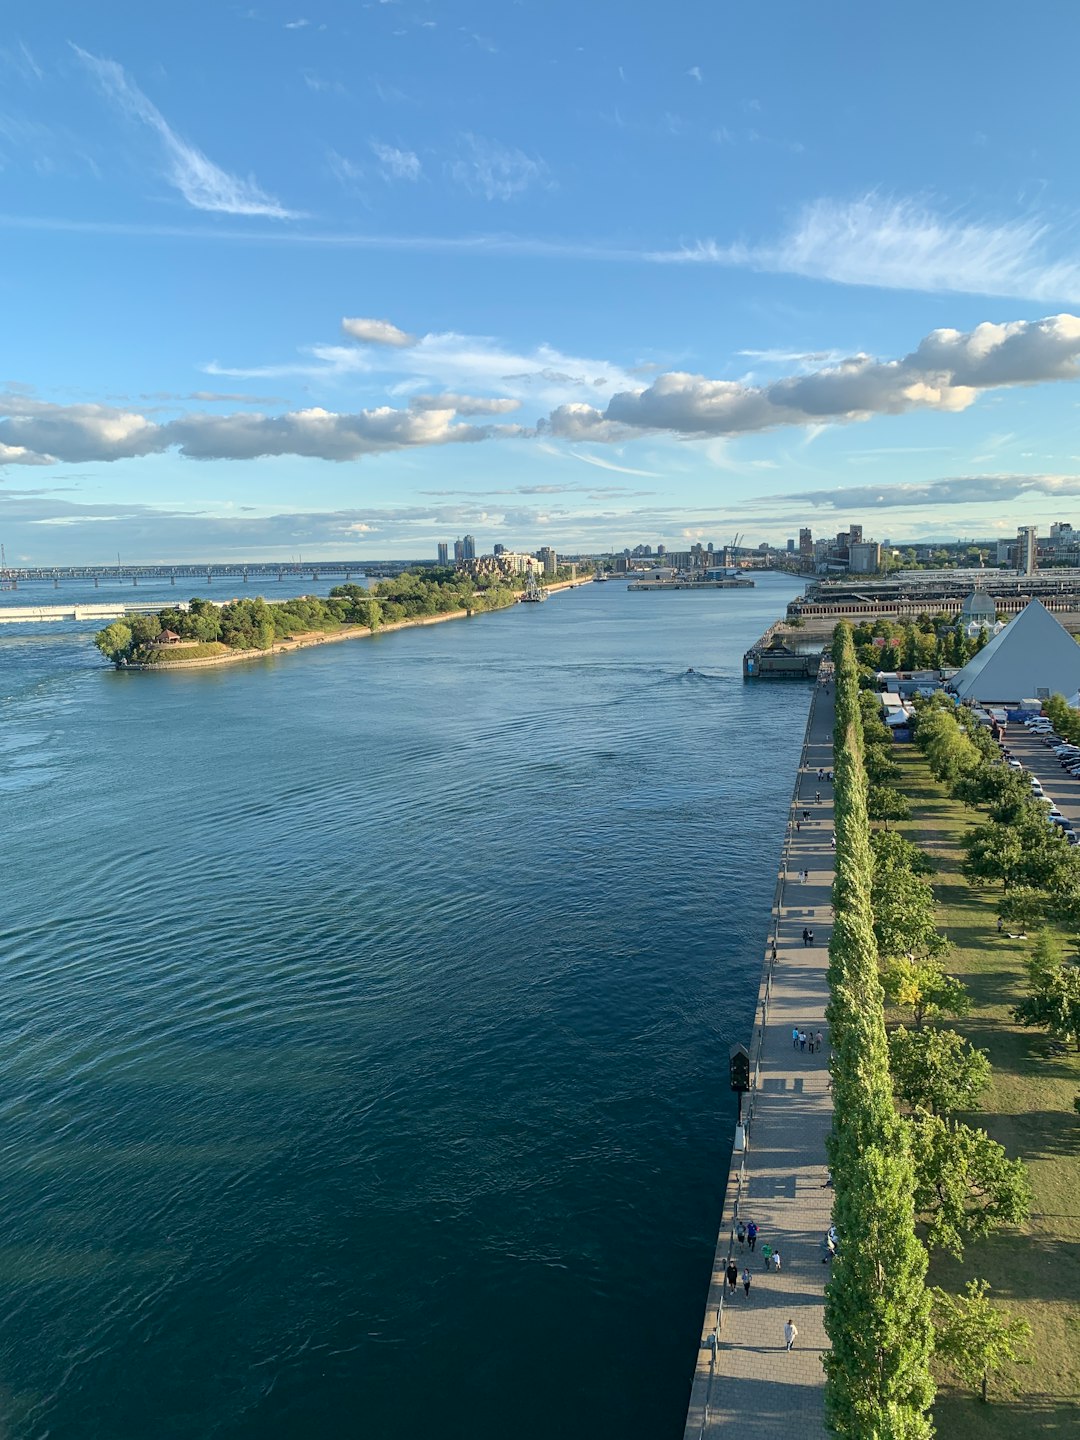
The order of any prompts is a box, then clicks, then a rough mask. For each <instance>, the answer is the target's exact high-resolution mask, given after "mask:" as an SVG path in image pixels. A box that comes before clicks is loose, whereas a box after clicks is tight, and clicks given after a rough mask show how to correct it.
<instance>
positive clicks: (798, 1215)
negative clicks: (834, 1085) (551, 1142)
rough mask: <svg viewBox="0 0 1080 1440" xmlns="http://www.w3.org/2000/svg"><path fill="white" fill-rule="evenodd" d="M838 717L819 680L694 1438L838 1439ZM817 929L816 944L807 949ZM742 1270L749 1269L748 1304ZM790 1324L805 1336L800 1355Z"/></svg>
mask: <svg viewBox="0 0 1080 1440" xmlns="http://www.w3.org/2000/svg"><path fill="white" fill-rule="evenodd" d="M828 678H829V676H828V670H827V668H826V670H824V671H823V681H827V680H828ZM833 710H834V697H833V692H832V686H831V684H827V683H818V684H816V685H815V687H814V694H813V699H812V701H811V706H810V715H809V719H808V722H807V728H806V736H805V739H804V742H803V750H802V755H801V757H800V764H799V773H798V779H797V781H796V784H795V792H794V795H793V796H792V802H791V811H790V816H789V820H788V829H787V835H786V837H785V841H784V848H783V854H782V857H781V864H780V871H779V874H778V877H777V886H776V895H775V899H774V904H773V915H772V925H771V928H770V933H769V938H768V940H767V942H766V947H765V961H764V965H763V970H762V977H761V985H760V988H759V991H758V1000H757V1012H756V1018H755V1024H754V1034H753V1042H752V1045H751V1047H750V1059H751V1066H752V1077H753V1088H752V1089H751V1091H750V1093H749V1095H748V1097H747V1099H748V1100H749V1114H748V1115H747V1109H746V1107H745V1105H744V1110H743V1115H744V1121H745V1126H746V1130H745V1148H744V1149H743V1150H742V1151H736V1152H735V1153H734V1154H733V1156H732V1162H731V1168H730V1171H729V1174H728V1181H727V1188H726V1191H725V1194H724V1207H723V1212H722V1215H721V1223H720V1234H719V1238H718V1240H717V1245H716V1254H715V1258H714V1260H713V1271H712V1280H711V1283H710V1287H709V1295H708V1301H707V1305H706V1310H705V1323H704V1326H703V1329H702V1335H701V1344H700V1349H699V1351H698V1358H697V1364H696V1367H695V1372H694V1380H693V1386H692V1390H691V1395H690V1405H689V1410H688V1413H687V1420H686V1430H685V1440H711V1437H714V1436H719V1435H721V1433H725V1434H726V1433H731V1434H738V1435H739V1436H740V1437H741V1440H789V1437H790V1436H792V1435H798V1436H799V1437H800V1440H824V1437H825V1434H826V1430H825V1412H824V1383H825V1376H824V1371H823V1369H822V1356H823V1355H824V1353H825V1351H826V1349H827V1347H828V1340H827V1337H826V1335H825V1327H824V1311H825V1307H824V1289H825V1284H826V1281H827V1280H828V1277H829V1265H828V1260H827V1248H826V1236H827V1233H828V1230H829V1226H830V1224H831V1223H832V1194H833V1192H832V1189H831V1181H830V1177H829V1174H828V1171H827V1169H826V1160H825V1138H826V1136H827V1135H828V1133H829V1129H830V1126H831V1124H832V1090H831V1082H830V1078H829V1054H830V1050H829V1039H828V1027H827V1025H826V1022H825V1007H826V1004H827V1001H828V985H827V982H826V970H827V966H828V942H829V935H830V932H831V926H832V908H831V904H830V901H831V892H832V882H833V873H834V852H833V848H832V835H833V793H832V785H831V784H830V783H829V782H828V780H819V779H818V772H819V770H820V771H824V772H826V773H830V772H831V770H832V763H833V752H832V730H833ZM818 794H820V796H821V799H820V800H818V799H817V798H816V797H817V795H818ZM805 811H809V812H810V820H809V822H807V821H805V820H804V819H803V814H804V812H805ZM804 875H807V876H808V878H805V879H804V878H803V877H804ZM807 929H808V930H810V931H812V932H813V943H812V944H807V943H805V941H804V938H803V931H804V930H807ZM774 941H775V954H776V959H775V960H773V958H772V956H773V953H774V943H773V942H774ZM819 1030H820V1031H821V1033H822V1035H823V1036H824V1045H823V1046H822V1047H821V1048H820V1049H819V1048H818V1046H817V1045H816V1043H815V1047H814V1052H813V1053H810V1050H809V1039H808V1043H807V1048H805V1049H804V1048H802V1046H801V1045H800V1044H799V1043H798V1042H797V1041H793V1038H792V1032H793V1031H799V1032H805V1033H806V1035H807V1037H810V1036H813V1037H815V1041H816V1036H817V1033H818V1031H819ZM751 1220H753V1221H754V1222H755V1223H756V1225H757V1226H758V1236H757V1244H756V1248H755V1249H754V1250H751V1249H750V1247H749V1243H748V1242H746V1243H744V1244H743V1245H741V1246H740V1244H739V1242H738V1239H737V1226H738V1224H739V1222H740V1221H741V1222H742V1224H743V1225H744V1226H745V1225H748V1224H749V1223H750V1221H751ZM766 1245H767V1246H769V1247H770V1249H771V1250H779V1252H780V1265H781V1268H780V1269H779V1270H775V1269H771V1268H767V1267H766V1265H765V1263H764V1253H763V1246H766ZM729 1259H733V1260H734V1262H735V1265H736V1267H737V1268H738V1271H739V1280H738V1282H737V1284H736V1288H735V1290H734V1292H732V1291H730V1290H729V1288H728V1284H727V1280H726V1277H725V1271H726V1269H727V1266H728V1262H729ZM744 1268H749V1270H750V1273H751V1284H750V1294H749V1296H747V1295H745V1294H744V1293H743V1283H742V1273H743V1270H744ZM788 1320H791V1321H793V1322H794V1325H795V1327H796V1329H797V1330H798V1337H797V1339H796V1340H795V1342H794V1346H793V1348H792V1350H791V1351H790V1352H789V1351H787V1349H786V1346H785V1336H784V1325H785V1323H786V1322H787V1321H788ZM729 1426H730V1432H728V1430H727V1429H726V1427H729Z"/></svg>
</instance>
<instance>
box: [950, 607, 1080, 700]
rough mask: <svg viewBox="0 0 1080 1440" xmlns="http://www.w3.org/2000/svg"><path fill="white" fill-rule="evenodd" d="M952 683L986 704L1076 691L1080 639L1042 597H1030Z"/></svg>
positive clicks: (954, 688)
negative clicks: (1056, 615)
mask: <svg viewBox="0 0 1080 1440" xmlns="http://www.w3.org/2000/svg"><path fill="white" fill-rule="evenodd" d="M948 688H949V689H950V690H952V691H953V692H954V693H955V694H957V695H958V696H959V697H960V699H961V700H977V701H980V702H982V703H984V704H991V703H994V702H1000V701H1010V700H1012V701H1019V700H1025V699H1029V698H1030V699H1039V700H1045V699H1048V698H1049V697H1050V696H1051V695H1074V694H1075V693H1076V691H1077V690H1080V645H1077V643H1076V641H1075V640H1074V639H1073V637H1072V636H1071V635H1070V634H1069V632H1068V631H1067V630H1066V629H1065V627H1064V625H1062V624H1061V623H1060V621H1058V620H1057V619H1055V617H1054V616H1053V615H1051V613H1050V611H1049V610H1047V608H1046V606H1045V605H1043V604H1042V602H1041V601H1039V600H1029V601H1028V603H1027V605H1025V606H1024V608H1023V610H1021V611H1020V613H1019V615H1017V617H1016V619H1015V620H1013V621H1011V622H1010V623H1009V624H1008V625H1006V626H1005V628H1004V629H1003V630H1001V631H1000V632H999V633H998V634H997V635H995V636H994V638H993V639H992V640H991V641H990V642H989V644H987V645H986V646H984V647H983V649H982V650H980V651H979V653H978V655H976V656H974V657H973V659H971V660H969V661H968V663H967V664H966V665H965V666H964V668H963V669H962V670H959V671H957V673H956V674H955V675H954V676H953V678H952V679H951V680H950V681H949V685H948Z"/></svg>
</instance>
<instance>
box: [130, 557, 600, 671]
mask: <svg viewBox="0 0 1080 1440" xmlns="http://www.w3.org/2000/svg"><path fill="white" fill-rule="evenodd" d="M591 584H592V580H591V579H590V578H585V579H581V580H556V581H554V582H553V583H552V584H551V585H548V586H546V587H545V589H546V590H547V592H548V594H549V595H554V594H557V593H558V592H559V591H561V590H573V589H576V588H577V587H578V586H581V585H591ZM515 603H516V604H520V603H521V602H520V601H516V602H515ZM500 609H503V610H511V609H513V606H511V605H504V606H501V607H500ZM498 613H499V611H498V610H483V611H476V612H470V611H468V610H451V611H449V612H448V613H447V614H445V615H418V616H417V617H416V618H415V619H413V620H392V621H390V622H389V623H388V624H386V625H380V626H379V628H378V629H377V630H369V629H367V627H366V626H363V625H356V626H354V627H353V628H351V629H346V630H335V631H333V632H330V633H328V632H326V631H323V630H309V631H308V632H307V633H306V634H302V635H294V636H293V637H292V639H291V640H275V641H274V643H273V645H271V647H270V649H269V650H230V651H228V652H227V653H226V654H224V655H204V656H201V657H200V658H199V659H197V660H171V661H166V662H165V664H163V665H122V666H118V667H116V668H118V669H120V670H123V671H131V670H133V671H137V672H138V673H139V674H142V675H152V674H154V675H160V674H165V673H167V672H168V671H170V670H210V669H214V668H216V667H217V666H219V665H236V664H239V663H240V662H242V661H245V660H268V659H270V658H271V657H272V656H275V655H285V654H287V653H288V652H289V651H292V650H305V649H307V648H308V647H310V646H312V645H334V644H337V643H338V642H339V641H342V640H370V639H371V638H372V637H373V636H376V635H390V634H392V633H393V632H394V631H395V630H414V629H416V628H417V627H419V626H421V625H441V624H442V623H443V622H444V621H446V620H471V619H474V618H475V616H476V615H477V614H482V615H497V614H498Z"/></svg>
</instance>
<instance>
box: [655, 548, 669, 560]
mask: <svg viewBox="0 0 1080 1440" xmlns="http://www.w3.org/2000/svg"><path fill="white" fill-rule="evenodd" d="M656 553H657V555H658V556H659V557H660V559H661V560H662V559H663V558H664V556H665V555H666V554H667V546H666V545H657V547H656Z"/></svg>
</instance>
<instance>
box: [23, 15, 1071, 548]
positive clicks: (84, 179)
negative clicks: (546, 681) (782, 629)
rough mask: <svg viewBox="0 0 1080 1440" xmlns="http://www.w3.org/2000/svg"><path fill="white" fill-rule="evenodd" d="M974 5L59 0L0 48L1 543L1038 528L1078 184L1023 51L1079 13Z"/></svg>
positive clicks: (607, 540)
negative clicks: (110, 5) (995, 17)
mask: <svg viewBox="0 0 1080 1440" xmlns="http://www.w3.org/2000/svg"><path fill="white" fill-rule="evenodd" d="M924 12H925V18H926V19H927V20H928V21H929V19H930V17H931V16H932V18H933V26H934V32H935V45H934V47H933V48H932V50H929V51H928V50H927V47H926V46H925V44H924V42H923V38H922V27H921V24H920V17H921V16H923V15H924ZM983 16H984V12H983V11H982V10H981V9H980V10H979V11H976V10H975V8H974V6H973V5H971V6H969V5H967V4H962V5H960V6H957V7H953V8H952V9H950V10H949V11H947V12H945V13H942V12H941V11H940V9H935V10H933V11H930V10H929V7H927V6H924V5H916V7H915V10H914V11H911V10H908V11H906V12H905V14H904V15H903V16H900V15H893V14H886V13H875V14H873V15H867V13H866V12H865V9H864V8H863V7H859V8H856V7H855V5H854V4H846V3H844V4H840V5H838V6H836V7H834V8H833V9H832V10H831V11H830V12H829V14H828V16H827V17H826V18H824V19H823V18H822V17H821V16H820V15H816V14H811V13H809V12H806V11H805V10H804V9H803V7H801V6H798V5H796V4H795V3H788V4H784V5H780V6H779V7H774V9H773V10H771V11H770V13H769V14H768V15H766V14H760V15H758V14H740V13H735V12H733V13H731V14H725V15H724V17H723V23H722V24H721V23H720V22H719V21H718V19H717V16H716V12H715V7H713V6H711V5H708V4H705V3H703V0H702V3H691V4H689V5H687V6H686V7H683V8H682V9H681V10H680V12H679V13H678V14H676V15H673V16H670V17H665V19H664V21H663V23H662V24H661V23H660V21H659V20H657V19H656V18H654V17H647V16H645V15H635V14H627V13H626V12H625V8H623V7H621V8H619V9H616V8H615V6H614V5H612V4H610V3H604V0H602V3H600V4H598V5H597V6H595V7H593V8H592V9H591V10H590V11H589V13H588V14H587V15H584V16H583V15H582V14H581V13H580V12H579V11H578V10H576V9H573V10H572V9H571V8H570V7H569V6H568V5H566V4H565V3H562V0H553V3H550V4H547V5H545V6H543V7H540V6H538V5H533V4H522V5H516V6H514V7H509V8H506V7H497V6H494V5H490V4H471V5H468V4H451V5H442V6H438V7H436V6H435V5H434V4H433V3H429V0H405V3H385V4H378V5H375V4H373V5H371V6H367V7H364V6H362V7H360V8H359V9H356V8H354V7H351V6H345V5H343V4H341V3H339V0H336V3H329V4H326V5H324V6H320V7H317V8H315V7H309V8H307V9H305V8H296V7H284V6H281V5H278V4H270V5H266V6H260V7H258V8H256V9H250V10H241V9H235V10H229V11H227V12H226V11H223V10H222V9H221V8H220V7H217V6H212V5H209V4H207V3H205V0H202V3H195V4H193V5H191V6H189V7H185V9H184V12H183V13H182V14H179V13H174V14H165V13H158V12H152V11H151V12H146V13H139V12H137V11H136V12H131V13H130V14H125V15H124V16H120V15H119V13H114V14H98V15H94V16H92V17H91V16H88V15H87V14H86V12H85V11H84V9H83V7H78V6H75V5H73V4H71V3H70V0H68V3H61V0H45V3H43V4H42V5H41V6H39V7H38V8H37V9H36V10H35V11H34V12H33V13H29V12H28V13H26V14H25V15H24V16H22V17H21V19H20V22H19V25H18V26H17V27H13V28H11V30H10V32H9V36H8V37H7V39H6V40H5V43H4V44H3V46H2V47H0V73H2V74H3V76H4V82H5V105H4V113H3V114H2V115H0V161H2V164H3V168H2V170H0V184H2V185H3V186H4V187H5V189H6V193H5V198H4V202H3V205H2V206H0V226H2V227H3V229H4V233H5V237H6V241H7V247H8V257H9V264H8V270H7V278H6V280H5V282H4V286H5V301H6V313H7V319H8V336H9V343H8V348H7V353H6V362H7V363H6V365H5V367H4V375H3V378H2V381H0V540H2V541H3V542H4V543H5V546H6V552H7V558H8V562H9V563H10V564H13V565H17V564H39V563H50V562H52V563H57V564H64V563H80V562H90V561H96V562H99V563H105V562H107V561H108V560H109V559H110V557H111V556H113V555H115V553H116V552H117V551H118V550H119V551H121V552H122V553H124V554H125V555H130V556H132V557H135V558H138V559H141V560H145V561H147V562H149V561H153V560H166V559H175V560H184V559H188V558H199V559H215V558H228V559H236V560H240V561H242V560H243V559H244V558H256V557H259V556H263V557H268V558H285V557H287V556H288V555H291V554H295V553H297V552H298V551H302V552H303V553H305V554H307V555H310V556H311V557H312V558H315V557H317V556H325V557H327V558H333V557H335V556H344V555H351V554H355V553H357V552H362V553H363V554H365V555H372V556H376V555H377V556H379V557H380V558H382V557H385V558H395V557H406V556H408V557H413V556H422V555H432V556H434V555H435V553H436V544H437V543H438V542H439V541H440V540H445V539H452V538H453V536H455V535H457V536H460V535H463V534H465V533H476V534H481V533H483V534H485V535H487V536H489V537H490V538H489V539H488V540H487V541H486V543H487V544H488V545H489V546H490V545H491V544H493V543H495V542H496V541H497V542H499V543H503V544H505V545H506V546H507V547H508V548H515V547H520V548H525V549H528V550H535V549H537V548H538V547H539V546H540V545H545V544H550V545H551V546H553V547H554V548H555V549H556V550H557V551H558V552H560V553H562V552H567V553H582V552H585V553H587V552H593V553H598V552H604V551H607V550H609V549H613V548H623V547H622V546H618V547H616V546H614V544H613V541H614V540H615V539H616V538H617V537H619V536H622V535H634V536H641V537H647V538H648V541H649V543H651V544H653V545H656V544H657V543H663V544H665V545H666V546H667V547H668V548H670V549H684V548H687V547H688V546H689V545H690V544H692V543H694V542H695V541H696V540H699V539H701V538H702V537H707V538H711V539H713V540H714V541H715V542H716V543H717V544H725V543H727V540H728V538H729V537H730V535H731V534H732V533H734V532H735V531H736V530H748V531H750V533H751V534H752V535H753V536H754V537H755V543H757V542H758V541H769V542H770V543H771V544H773V545H776V546H778V547H781V548H782V547H783V546H784V545H785V543H786V540H787V538H788V537H789V536H797V535H798V531H799V528H800V527H803V526H811V527H813V529H814V530H815V533H830V532H835V531H840V530H843V529H844V528H845V526H846V525H847V524H848V523H849V521H850V520H851V519H852V518H856V519H861V521H862V523H863V524H865V525H866V527H867V531H868V533H869V532H870V530H874V531H876V532H877V533H878V534H882V533H884V534H888V535H899V536H902V537H904V538H906V539H909V540H910V541H911V542H912V543H921V542H926V541H929V540H939V539H942V538H943V537H945V536H949V535H952V536H958V535H963V534H967V533H974V534H976V535H978V536H979V537H980V538H982V539H985V540H993V539H997V538H1000V539H1008V538H1010V537H1015V534H1016V531H1017V528H1018V526H1019V525H1022V524H1033V525H1036V526H1037V527H1038V528H1039V531H1040V534H1044V533H1046V532H1047V531H1048V529H1049V527H1050V525H1051V524H1052V523H1054V522H1058V521H1067V520H1068V519H1069V507H1070V505H1071V503H1072V500H1073V498H1074V497H1080V454H1078V453H1077V445H1076V440H1075V429H1076V411H1077V403H1078V400H1077V391H1076V386H1075V381H1076V379H1077V377H1078V375H1080V318H1077V316H1078V315H1080V261H1078V260H1077V259H1076V255H1075V241H1074V239H1073V236H1074V234H1075V217H1076V215H1077V212H1078V208H1080V200H1078V197H1077V194H1076V179H1075V173H1074V165H1073V162H1072V156H1071V147H1070V146H1069V145H1068V143H1067V141H1068V135H1069V134H1070V133H1071V132H1070V129H1069V125H1068V118H1069V112H1068V101H1067V98H1066V97H1065V95H1064V94H1063V93H1062V91H1061V89H1060V87H1055V86H1052V85H1044V84H1040V83H1038V82H1037V81H1036V80H1035V79H1034V78H1033V77H1034V76H1035V75H1036V74H1037V73H1038V67H1039V60H1040V57H1042V56H1043V55H1045V54H1046V53H1048V52H1049V51H1050V50H1051V49H1054V50H1056V49H1060V48H1061V47H1062V46H1066V45H1067V44H1068V42H1069V40H1070V39H1072V38H1075V37H1076V36H1077V35H1078V34H1080V17H1077V16H1076V14H1075V12H1073V11H1072V10H1071V9H1070V8H1069V7H1065V6H1063V5H1053V6H1049V7H1046V8H1045V9H1043V10H1041V11H1039V12H1038V13H1036V14H1034V15H1032V16H1030V17H1027V19H1026V20H1025V25H1024V27H1023V30H1022V31H1021V32H1019V33H1017V32H1016V31H1015V29H1014V28H1012V27H1009V28H1008V29H1007V28H1006V27H1004V26H998V27H994V26H993V25H992V24H991V25H980V26H976V25H975V24H974V22H975V20H976V19H977V18H979V17H983ZM778 20H779V22H780V23H779V24H778V23H777V21H778ZM882 55H887V56H888V57H889V58H888V61H887V63H883V62H882V59H881V56H882ZM999 72H1000V73H1009V74H1010V75H1012V76H1013V77H1014V79H1013V82H1012V83H1011V84H1010V86H1008V87H1006V88H1005V89H1004V90H1002V91H1000V92H999V91H998V90H995V91H994V92H993V93H991V91H990V90H989V89H988V88H987V87H986V86H985V85H984V83H983V81H982V76H984V75H985V74H987V73H999ZM916 75H917V76H918V77H919V84H920V91H921V93H926V94H933V95H934V96H935V103H934V105H933V106H913V105H911V103H910V95H911V85H912V83H913V77H914V76H916ZM1029 77H1031V78H1029ZM822 94H830V95H833V96H835V97H836V102H835V104H833V105H831V106H830V107H825V108H823V107H822V106H821V105H820V103H818V102H819V99H820V96H821V95H822ZM899 116H902V117H903V122H902V123H900V122H899V121H898V118H897V117H899ZM942 135H948V136H949V141H948V143H947V144H945V143H942V141H941V136H942ZM633 543H635V542H634V541H631V544H633Z"/></svg>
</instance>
